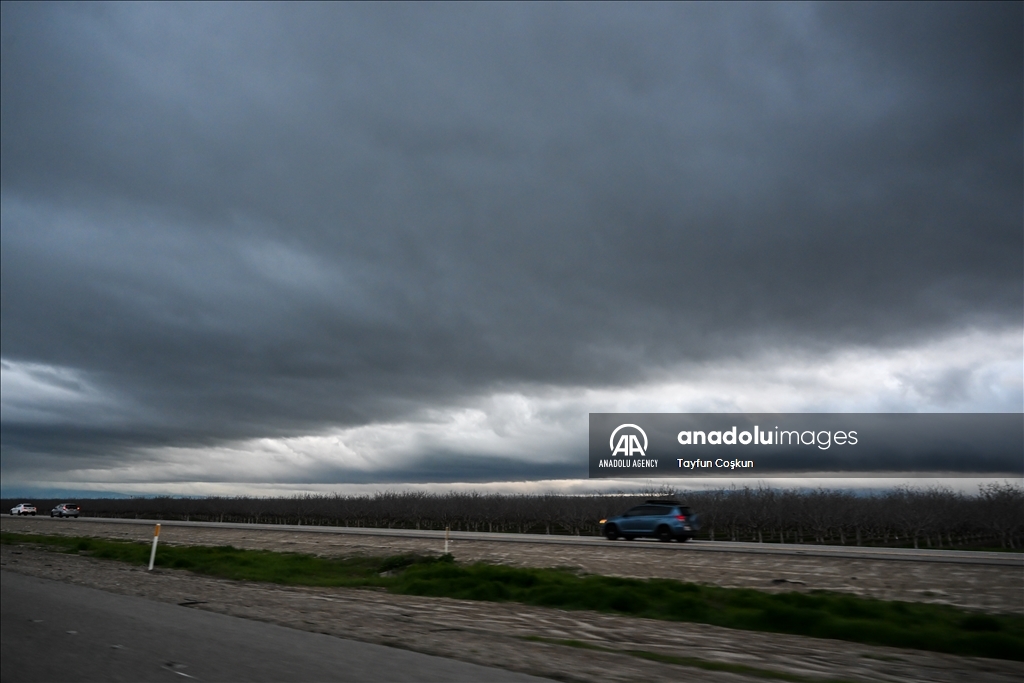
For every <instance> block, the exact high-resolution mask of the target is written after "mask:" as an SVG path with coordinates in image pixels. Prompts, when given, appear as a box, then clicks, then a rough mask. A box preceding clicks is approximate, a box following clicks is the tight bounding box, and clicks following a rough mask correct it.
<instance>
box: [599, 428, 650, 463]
mask: <svg viewBox="0 0 1024 683" xmlns="http://www.w3.org/2000/svg"><path fill="white" fill-rule="evenodd" d="M624 429H626V430H635V431H637V432H640V436H642V437H643V439H644V445H643V446H641V445H640V439H638V438H637V435H636V434H632V433H629V432H623V433H622V434H621V435H619V440H618V441H616V440H615V435H616V434H619V432H621V431H622V430H624ZM608 448H610V449H611V451H612V457H613V458H614V457H615V456H616V455H622V456H625V457H627V458H632V457H633V456H638V457H641V458H642V457H644V456H645V455H647V432H645V431H644V430H642V429H640V427H638V426H637V425H634V424H624V425H619V426H618V427H616V428H615V431H613V432H612V435H611V438H609V439H608Z"/></svg>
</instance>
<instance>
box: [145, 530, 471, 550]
mask: <svg viewBox="0 0 1024 683" xmlns="http://www.w3.org/2000/svg"><path fill="white" fill-rule="evenodd" d="M449 529H451V527H447V526H446V527H445V528H444V554H445V555H447V554H448V530H449ZM154 547H155V546H154Z"/></svg>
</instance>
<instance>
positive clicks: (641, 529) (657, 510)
mask: <svg viewBox="0 0 1024 683" xmlns="http://www.w3.org/2000/svg"><path fill="white" fill-rule="evenodd" d="M601 523H602V524H603V525H604V528H603V532H604V535H605V538H607V539H608V540H609V541H614V540H615V539H617V538H619V537H622V538H625V539H626V540H627V541H632V540H633V539H634V538H637V537H639V536H649V537H652V538H656V539H658V540H659V541H664V542H666V543H667V542H669V541H671V540H676V541H679V542H680V543H682V542H684V541H689V540H690V539H691V538H693V537H694V536H696V535H697V531H698V530H699V529H700V525H699V523H698V521H697V515H695V514H693V513H692V512H691V511H690V508H688V507H686V506H685V505H683V504H682V503H680V502H679V501H678V500H649V501H647V502H646V503H644V504H643V505H637V506H636V507H635V508H632V509H630V510H626V512H624V513H622V514H621V515H619V516H618V517H611V518H609V519H602V520H601Z"/></svg>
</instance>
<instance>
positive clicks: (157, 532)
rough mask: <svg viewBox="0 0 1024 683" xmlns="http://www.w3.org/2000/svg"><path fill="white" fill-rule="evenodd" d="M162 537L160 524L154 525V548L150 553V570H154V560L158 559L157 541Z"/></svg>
mask: <svg viewBox="0 0 1024 683" xmlns="http://www.w3.org/2000/svg"><path fill="white" fill-rule="evenodd" d="M159 538H160V525H159V524H157V525H156V526H155V527H153V550H152V551H151V552H150V553H149V570H148V571H153V562H155V561H156V542H157V539H159Z"/></svg>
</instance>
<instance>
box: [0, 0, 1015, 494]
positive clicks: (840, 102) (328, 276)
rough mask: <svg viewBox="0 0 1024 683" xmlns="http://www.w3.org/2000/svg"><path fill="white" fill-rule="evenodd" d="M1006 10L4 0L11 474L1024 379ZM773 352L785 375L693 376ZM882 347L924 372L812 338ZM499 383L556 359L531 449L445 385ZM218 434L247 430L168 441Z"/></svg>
mask: <svg viewBox="0 0 1024 683" xmlns="http://www.w3.org/2000/svg"><path fill="white" fill-rule="evenodd" d="M1021 22H1022V10H1021V7H1020V5H1014V4H1005V5H977V4H971V5H947V4H943V5H908V6H871V7H860V6H856V5H838V6H835V5H769V6H761V5H757V6H738V7H732V6H714V5H711V6H706V5H640V6H636V5H594V6H586V5H585V6H579V5H539V6H534V5H523V6H516V5H510V6H505V5H499V6H493V5H491V6H481V7H465V6H462V5H430V6H418V5H401V6H390V5H379V6H372V5H368V6H363V5H315V6H314V5H305V6H300V7H297V8H296V7H292V6H290V5H289V6H283V5H280V6H279V5H263V6H245V7H242V6H232V5H188V6H178V5H41V6H39V5H35V4H12V3H5V4H4V6H3V21H2V32H3V33H2V49H3V59H2V68H3V74H2V100H0V106H2V121H3V127H2V150H0V152H2V156H0V158H2V196H0V212H2V215H0V219H2V224H3V231H2V235H0V240H2V251H0V278H2V281H0V286H2V318H3V324H2V326H0V343H2V349H0V353H2V356H3V360H4V363H5V365H4V367H3V376H4V391H3V413H2V425H3V442H2V446H3V455H2V457H3V467H4V472H5V476H8V475H9V474H11V473H14V472H25V473H27V472H28V471H29V470H33V471H38V469H39V464H40V463H46V467H47V468H51V471H67V472H71V471H75V472H78V471H82V470H91V469H93V468H97V467H98V468H100V469H102V470H104V471H106V470H119V469H120V468H124V467H132V468H141V469H138V472H139V474H138V475H137V476H138V477H139V478H140V479H145V478H146V476H147V475H146V472H149V475H148V476H151V477H154V478H155V479H154V480H156V479H159V480H162V481H186V480H188V481H202V480H204V479H210V480H222V479H224V478H230V477H244V476H250V475H251V474H252V471H253V467H254V466H253V465H252V463H254V462H256V463H272V462H274V458H273V457H271V456H269V455H267V456H265V457H264V455H261V453H263V452H264V451H262V450H261V449H260V447H258V446H254V445H253V444H259V443H264V441H263V440H268V439H269V440H273V443H274V444H277V445H276V446H274V448H277V447H278V446H279V445H280V444H287V443H291V441H289V440H299V441H298V442H299V443H304V442H302V439H330V438H334V437H333V436H331V435H336V434H342V433H343V434H360V433H367V434H368V433H371V432H370V431H366V430H371V431H372V430H374V429H378V430H384V431H382V432H380V434H381V436H379V438H380V439H385V440H386V437H385V436H384V435H385V434H391V437H390V438H393V439H394V440H395V441H394V443H392V444H391V445H387V446H382V447H376V446H372V445H367V444H366V443H365V442H363V441H359V439H355V441H353V442H352V443H359V444H360V445H359V446H358V447H355V446H353V445H352V444H351V443H348V442H346V444H347V445H344V446H338V447H337V450H332V448H331V447H329V446H324V447H323V448H320V447H319V446H318V447H317V448H316V449H314V450H315V451H316V452H317V453H318V454H319V455H317V456H316V458H314V461H308V462H307V461H301V462H299V461H297V462H291V463H290V464H289V466H288V468H287V471H288V472H289V474H288V475H287V476H285V475H284V474H279V473H277V472H278V470H275V469H274V467H273V466H271V465H270V464H267V465H266V467H265V468H263V469H261V467H262V466H255V470H256V471H258V472H263V471H264V470H265V472H266V474H265V476H264V475H263V474H260V475H259V476H258V477H257V478H260V480H266V479H270V480H273V479H275V478H279V479H281V481H282V482H284V480H285V479H288V480H289V481H291V480H292V479H294V478H295V477H298V478H299V479H305V480H306V481H311V482H316V481H326V480H346V478H347V477H351V478H356V479H358V478H360V477H365V478H368V479H365V478H364V479H360V480H372V479H373V478H374V477H379V478H380V479H381V480H383V481H395V480H401V481H417V480H438V479H442V480H444V479H448V480H451V481H457V480H469V479H480V478H484V479H501V478H512V479H520V478H527V479H529V478H557V477H563V476H566V477H571V476H575V475H573V474H572V472H573V471H574V469H573V468H574V467H575V465H572V463H573V462H575V460H574V458H575V457H576V456H575V453H576V450H579V451H580V452H582V450H583V448H584V443H583V441H582V440H581V441H580V442H579V443H578V444H577V443H576V442H575V440H574V439H575V438H576V437H575V436H564V435H566V434H568V435H573V434H576V432H575V429H576V428H575V427H571V428H570V427H565V428H564V429H563V428H562V427H560V426H558V425H561V424H562V423H563V422H564V423H566V424H568V423H573V424H575V422H579V421H582V420H585V417H586V413H587V412H589V411H590V410H602V409H605V405H607V404H608V403H616V402H618V403H629V402H630V401H632V400H633V398H631V397H635V396H637V395H641V394H642V395H644V396H647V397H648V398H646V399H645V400H646V401H647V404H648V405H650V406H651V407H650V409H652V410H675V409H677V406H679V405H680V404H682V403H687V401H688V400H689V399H686V398H680V397H692V396H702V397H704V398H703V399H702V400H695V401H691V402H690V403H687V404H688V405H694V403H696V404H700V406H699V409H706V410H715V409H727V406H728V407H732V406H734V405H736V404H743V409H744V410H753V409H764V410H783V409H786V408H783V407H781V406H780V405H774V404H772V401H773V400H776V399H777V400H778V402H779V403H780V404H783V403H784V404H786V405H797V404H798V405H799V406H800V407H801V408H803V409H811V410H820V409H836V410H860V409H862V407H861V406H863V405H865V404H866V405H870V406H875V407H876V408H877V409H879V410H886V409H889V408H890V407H891V406H897V407H898V409H901V410H930V409H936V408H938V409H944V408H942V406H953V408H955V409H957V410H993V409H995V410H1020V409H1021V402H1022V399H1021V387H1020V377H1021V370H1022V369H1021V364H1022V361H1021V358H1022V354H1024V351H1022V349H1021V330H1022V328H1024V321H1022V310H1024V300H1022V289H1024V287H1022V282H1024V264H1022V261H1024V256H1022V255H1024V236H1022V233H1024V231H1022V230H1021V215H1022V213H1024V201H1022V190H1021V188H1022V186H1024V170H1022V161H1021V159H1022V152H1024V150H1022V127H1021V120H1022V98H1024V95H1022V83H1024V73H1022V66H1021V65H1022V63H1024V53H1022V39H1021V35H1020V30H1019V28H1020V25H1021ZM972 335H973V336H972ZM966 339H973V340H974V342H973V343H972V344H971V345H970V346H969V347H964V351H965V352H966V355H963V356H959V357H958V356H956V355H946V356H942V354H943V353H946V351H943V350H942V349H947V348H951V346H950V345H952V346H956V344H963V343H965V342H964V341H963V340H966ZM978 345H980V347H979V346H978ZM915 353H916V354H918V355H919V357H920V358H924V356H920V354H922V353H923V354H925V356H927V358H926V359H925V360H922V361H921V362H922V363H923V364H924V365H926V366H927V367H928V368H929V369H928V371H927V372H924V373H921V372H918V371H917V370H916V369H915V368H914V365H913V357H914V354H915ZM929 354H931V355H929ZM935 354H938V355H935ZM940 356H941V357H942V358H944V360H943V361H942V362H938V361H936V358H939V357H940ZM768 357H774V358H781V359H790V360H789V361H787V362H786V363H783V365H784V366H786V367H791V368H795V367H799V368H801V369H800V370H799V371H797V370H794V372H797V374H800V373H804V376H805V381H804V382H803V384H802V385H801V386H802V387H803V388H800V389H796V388H793V387H794V386H795V385H794V384H793V383H787V382H786V381H780V378H779V377H778V376H775V375H773V376H771V377H767V378H765V377H762V378H760V379H757V378H756V377H755V378H751V377H749V375H748V378H747V379H745V380H735V379H734V380H730V382H729V383H728V386H727V387H724V388H723V387H722V386H719V385H716V382H717V381H719V379H716V378H721V377H723V376H725V375H728V374H729V373H731V372H732V373H741V372H748V373H749V372H750V371H751V369H752V368H756V367H760V366H758V365H757V364H758V363H760V362H761V360H763V359H764V358H768ZM837 358H844V359H846V362H845V363H844V364H839V365H837V364H836V359H837ZM899 358H902V359H904V361H906V364H905V365H900V366H899V367H896V366H893V365H892V364H893V363H894V362H895V361H894V359H899ZM792 359H797V360H796V361H793V360H792ZM887 364H888V365H887ZM972 364H974V365H972ZM881 366H885V367H886V368H887V369H886V370H885V371H884V372H881V373H880V375H884V376H885V377H886V378H887V379H886V381H890V382H896V383H899V382H900V381H902V380H900V379H899V378H900V377H907V378H912V381H910V382H909V385H908V386H910V385H912V386H911V388H908V389H907V390H906V391H907V392H910V393H904V394H903V395H902V396H901V397H900V398H899V400H894V399H893V396H894V392H893V390H892V389H891V387H887V386H878V387H876V388H875V391H873V392H872V391H871V390H858V391H855V392H853V393H852V394H850V395H849V396H845V397H844V396H843V395H842V393H841V392H838V391H836V390H835V389H834V382H833V381H832V380H831V379H830V376H829V373H832V372H837V373H839V374H840V375H856V374H858V373H866V374H867V375H871V373H872V372H873V370H872V368H877V367H881ZM982 367H983V368H984V372H982V371H981V370H979V369H978V368H982ZM979 373H980V374H979ZM985 373H988V374H985ZM754 374H755V375H756V374H757V372H756V371H754ZM926 377H927V379H926ZM666 378H668V379H666ZM979 383H980V384H979ZM982 385H983V386H982ZM653 387H658V388H657V389H654V388H653ZM673 387H674V388H673ZM772 387H784V390H783V394H782V395H776V398H775V399H773V398H772V395H773V394H772V392H771V391H770V388H772ZM786 391H789V392H792V395H791V396H788V397H787V395H786V393H785V392H786ZM595 392H596V393H600V394H601V395H602V396H604V397H605V398H602V399H600V400H597V399H594V400H588V399H587V398H586V397H593V396H594V395H595ZM602 392H603V393H602ZM644 392H648V393H644ZM896 393H898V392H896ZM515 396H523V397H525V398H523V400H524V401H525V402H526V403H527V404H530V403H531V402H535V401H538V400H540V401H542V402H543V401H545V400H548V399H547V398H543V397H552V396H554V397H560V398H558V399H557V400H555V399H551V403H550V407H549V408H548V409H550V410H551V411H553V412H554V413H556V414H558V415H562V416H563V417H561V418H557V419H551V420H546V421H544V422H543V426H541V425H540V424H539V423H538V425H535V426H536V427H537V429H539V430H540V431H539V432H537V433H546V432H544V430H545V429H549V428H550V429H554V430H555V431H556V432H558V433H560V434H563V436H562V437H558V438H556V437H555V436H553V435H552V434H548V437H547V438H549V439H554V441H553V442H552V443H556V444H557V445H556V446H553V447H552V455H553V457H552V458H551V459H549V460H547V461H546V463H547V464H543V465H542V464H541V463H537V462H535V461H531V459H530V458H529V457H528V454H529V453H531V452H533V445H532V442H531V441H530V440H529V439H528V438H527V437H526V436H525V435H522V434H520V435H517V436H515V438H513V437H512V436H508V437H507V438H505V440H504V441H500V439H499V441H500V444H501V445H498V443H499V442H497V441H493V440H491V441H488V439H491V437H490V436H487V430H485V429H484V430H481V429H478V428H477V426H474V425H476V424H477V423H476V422H474V419H476V418H472V419H471V418H466V419H467V420H468V422H466V423H459V422H458V420H457V419H456V417H454V416H458V415H461V414H463V413H464V411H470V412H468V413H465V414H466V415H472V414H474V413H472V411H474V410H475V411H477V414H479V415H484V416H485V417H482V418H479V419H480V420H484V421H485V422H486V421H487V420H491V419H492V416H493V415H499V414H504V413H503V411H504V410H505V409H504V408H500V407H499V408H493V406H495V405H497V404H495V403H494V402H495V401H498V402H499V403H500V402H501V401H502V400H505V399H504V398H502V397H515ZM614 396H617V397H619V398H617V399H615V398H608V397H614ZM800 396H803V398H802V399H801V398H800ZM538 397H541V398H538ZM651 397H657V398H651ZM509 400H511V399H509ZM751 404H756V405H751ZM488 406H491V407H488ZM492 408H493V409H492ZM460 411H461V412H460ZM429 415H444V416H446V417H443V418H438V420H439V421H440V422H441V423H444V424H447V423H446V422H445V421H446V420H449V421H454V422H451V425H452V426H450V427H449V428H447V431H445V434H446V436H445V437H444V438H440V437H437V438H434V439H433V440H432V439H431V438H427V437H426V436H423V435H424V434H429V433H430V428H429V426H423V427H416V428H415V429H412V428H408V429H407V432H408V433H413V432H415V433H417V434H420V437H416V438H412V437H408V438H407V436H408V433H407V432H402V434H405V435H406V436H398V435H396V433H395V432H394V430H395V429H398V430H399V431H401V429H403V428H402V427H401V425H413V424H416V425H429V424H431V420H430V419H428V418H425V417H424V416H429ZM559 420H562V422H559ZM552 425H555V426H552ZM409 429H411V431H408V430H409ZM360 430H364V431H363V432H360ZM387 430H392V431H391V432H388V431H387ZM559 430H561V431H559ZM374 433H375V434H376V432H374ZM492 433H494V434H500V430H492ZM507 433H508V434H512V433H513V432H507ZM452 434H457V435H458V436H451V435H452ZM481 434H483V435H482V436H481ZM324 435H328V436H326V437H325V436H324ZM472 435H477V437H473V436H472ZM376 438H378V437H377V436H375V437H374V439H376ZM349 441H351V439H350V440H349ZM371 441H373V439H371ZM328 443H329V441H328ZM403 444H405V445H403ZM246 448H248V449H249V450H245V449H246ZM182 449H184V450H182ZM211 449H212V450H217V449H222V451H223V452H224V453H228V452H236V453H242V452H244V453H245V454H246V455H237V456H236V457H235V458H234V459H232V457H230V456H228V455H224V463H225V464H224V467H223V468H222V467H221V466H220V465H215V464H214V463H213V462H212V461H211V462H207V463H205V465H204V464H203V463H202V462H200V464H197V465H196V466H195V467H192V468H185V470H183V471H187V472H188V476H187V477H183V478H181V477H178V476H177V475H174V474H172V473H169V472H167V471H165V469H163V468H166V467H171V465H170V464H168V463H173V462H175V457H174V456H173V453H182V452H185V451H188V452H196V453H198V452H210V451H211ZM271 450H273V449H271ZM218 452H221V451H218ZM478 455H486V456H488V457H487V458H483V459H481V458H480V457H477V456H478ZM360 458H362V459H363V461H365V462H364V465H359V464H358V462H360V460H359V459H360ZM367 463H368V464H367ZM552 463H554V464H552ZM583 466H584V465H583V460H580V461H579V468H580V469H581V470H582V468H583ZM204 467H205V469H204ZM146 468H149V469H146ZM531 468H532V469H531ZM282 471H283V470H282ZM246 473H249V474H248V475H246ZM33 476H36V475H33ZM76 476H77V475H76ZM189 477H191V479H189ZM460 477H461V478H460ZM26 480H28V477H27V475H26Z"/></svg>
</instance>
